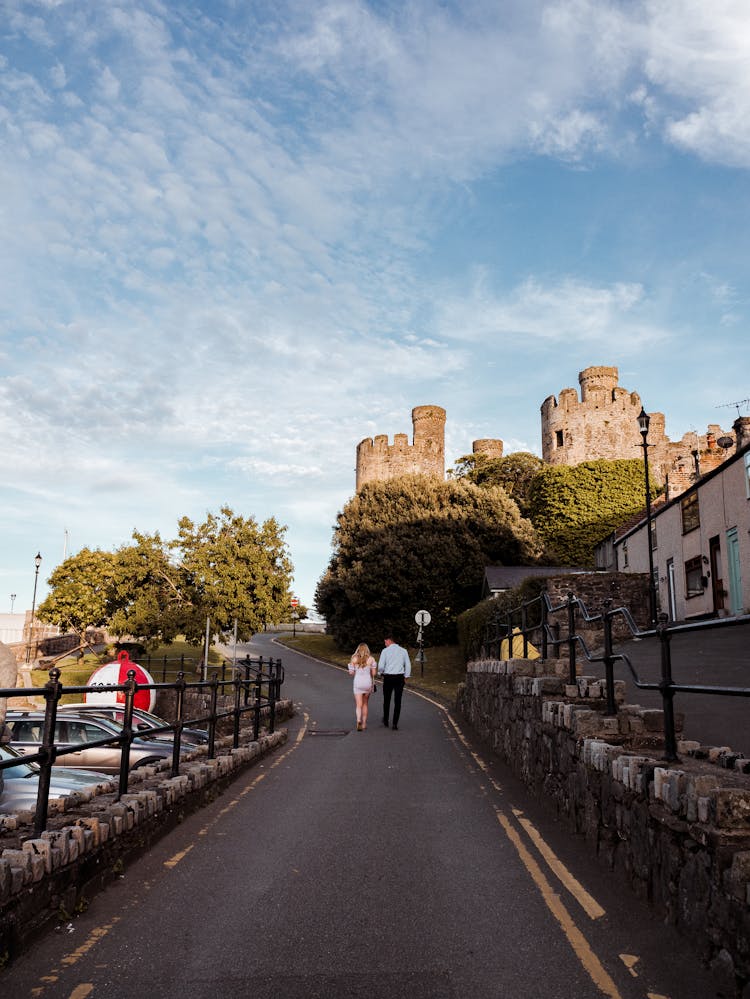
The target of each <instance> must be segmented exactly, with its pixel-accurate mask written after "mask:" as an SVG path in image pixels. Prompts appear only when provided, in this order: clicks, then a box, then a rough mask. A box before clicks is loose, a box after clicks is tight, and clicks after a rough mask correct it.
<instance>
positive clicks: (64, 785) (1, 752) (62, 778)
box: [0, 745, 111, 814]
mask: <svg viewBox="0 0 750 999" xmlns="http://www.w3.org/2000/svg"><path fill="white" fill-rule="evenodd" d="M0 760H15V761H16V762H15V765H14V766H12V767H7V768H5V769H3V770H0V813H4V814H9V813H13V812H20V811H26V810H30V811H32V812H33V811H34V809H35V808H36V799H37V794H38V791H39V775H40V772H41V771H40V769H39V767H38V766H37V764H36V763H27V762H26V760H25V759H24V757H23V754H22V753H19V752H18V750H17V749H13V747H12V746H3V745H0ZM110 781H111V778H110V777H109V776H108V775H107V774H103V773H97V772H96V771H94V770H74V769H73V768H72V767H52V780H51V782H50V788H49V797H50V798H63V797H65V795H67V794H72V793H73V792H74V791H81V790H83V789H85V788H90V787H92V786H96V785H97V784H109V783H110Z"/></svg>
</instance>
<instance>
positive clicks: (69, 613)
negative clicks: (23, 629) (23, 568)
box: [37, 548, 115, 642]
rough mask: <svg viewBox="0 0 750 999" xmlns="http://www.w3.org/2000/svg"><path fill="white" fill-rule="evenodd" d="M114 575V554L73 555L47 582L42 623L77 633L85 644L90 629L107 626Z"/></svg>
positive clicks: (84, 551) (85, 551)
mask: <svg viewBox="0 0 750 999" xmlns="http://www.w3.org/2000/svg"><path fill="white" fill-rule="evenodd" d="M114 571H115V556H114V555H112V553H111V552H103V551H100V550H99V549H98V548H97V549H95V550H93V551H92V550H91V549H90V548H82V549H81V551H80V552H78V554H77V555H71V556H70V558H67V559H65V561H64V562H62V563H61V564H60V565H58V566H57V568H56V569H55V570H54V571H53V572H52V575H51V576H50V577H49V579H48V580H47V582H48V584H49V586H50V587H51V592H50V593H49V595H48V596H47V597H46V598H45V600H44V601H43V602H42V603H41V604H40V605H39V609H38V611H37V614H38V616H39V618H40V620H42V621H49V622H50V624H55V625H57V627H58V628H60V629H61V630H62V631H73V632H75V633H76V634H77V635H78V637H79V638H80V640H81V642H83V640H84V636H85V634H86V629H87V628H101V627H104V626H105V625H106V624H107V623H108V620H109V602H110V596H111V592H112V582H113V576H114Z"/></svg>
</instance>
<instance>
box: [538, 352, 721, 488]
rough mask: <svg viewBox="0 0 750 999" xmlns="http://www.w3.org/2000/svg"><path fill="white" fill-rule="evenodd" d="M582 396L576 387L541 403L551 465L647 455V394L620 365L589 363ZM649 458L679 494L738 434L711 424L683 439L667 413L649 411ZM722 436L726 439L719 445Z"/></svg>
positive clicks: (545, 454) (658, 476) (660, 479)
mask: <svg viewBox="0 0 750 999" xmlns="http://www.w3.org/2000/svg"><path fill="white" fill-rule="evenodd" d="M578 382H579V385H580V389H581V396H580V399H579V397H578V393H577V392H576V390H575V389H573V388H565V389H562V391H561V392H560V393H559V395H558V396H557V398H555V396H553V395H551V396H548V397H547V398H546V399H545V400H544V402H543V403H542V407H541V414H542V458H543V460H544V461H546V462H548V464H550V465H577V464H580V463H581V462H583V461H593V460H596V459H599V458H604V459H607V460H613V459H617V458H641V459H642V458H643V447H642V438H641V434H640V432H639V430H638V414H639V413H640V411H641V405H642V403H641V399H640V396H639V395H638V393H637V392H629V391H628V390H627V389H624V388H621V387H620V386H619V385H618V370H617V368H615V367H602V366H599V367H591V368H585V369H584V370H583V371H581V372H580V374H579V375H578ZM649 416H650V418H651V424H650V426H649V433H648V443H649V464H650V466H651V469H652V471H653V475H654V479H655V482H656V484H658V485H665V484H666V485H667V486H668V493H669V496H676V495H678V494H679V493H681V492H684V490H685V489H686V488H687V487H688V486H689V485H691V484H692V482H693V481H694V479H695V476H696V474H705V473H706V472H709V471H711V469H713V468H716V466H717V465H720V464H721V462H722V461H723V460H724V458H725V457H726V454H727V453H728V449H729V447H734V444H735V437H734V435H733V434H732V433H731V432H727V431H724V430H722V429H721V427H720V426H719V425H718V424H710V425H709V427H708V429H707V431H706V433H705V434H700V435H699V434H696V433H695V432H694V431H690V432H689V433H686V434H684V435H683V436H682V438H681V439H680V440H679V441H671V440H670V439H669V438H668V437H667V435H666V433H665V429H664V427H665V420H664V414H663V413H649ZM719 441H721V442H722V445H725V446H719V443H718V442H719Z"/></svg>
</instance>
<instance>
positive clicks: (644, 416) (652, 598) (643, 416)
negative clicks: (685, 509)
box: [638, 406, 656, 628]
mask: <svg viewBox="0 0 750 999" xmlns="http://www.w3.org/2000/svg"><path fill="white" fill-rule="evenodd" d="M650 422H651V419H650V417H649V415H648V413H647V412H646V410H645V409H644V408H643V406H641V411H640V413H639V414H638V429H639V430H640V432H641V437H642V438H643V445H642V446H643V471H644V474H645V476H646V535H647V537H646V545H647V547H648V609H649V617H650V620H651V627H652V628H655V627H656V586H655V584H654V550H653V545H652V538H651V487H650V485H649V481H648V449H649V447H650V445H649V443H648V440H647V438H648V425H649V423H650Z"/></svg>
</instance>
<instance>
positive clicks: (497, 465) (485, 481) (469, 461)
mask: <svg viewBox="0 0 750 999" xmlns="http://www.w3.org/2000/svg"><path fill="white" fill-rule="evenodd" d="M544 467H545V466H544V462H543V461H542V459H541V458H538V457H537V456H536V455H535V454H531V453H530V452H529V451H514V452H513V454H508V455H505V456H504V457H502V458H491V457H489V455H486V454H482V453H481V452H480V453H478V454H465V455H464V456H463V457H462V458H459V459H458V461H457V462H456V463H455V466H454V468H453V471H452V474H453V476H454V477H455V478H457V479H463V478H465V479H468V480H469V482H473V483H474V485H475V486H500V487H501V488H502V489H504V490H505V491H506V493H507V494H508V496H510V497H511V499H513V500H515V501H516V503H517V504H518V509H519V510H520V511H521V513H522V514H523V515H524V516H527V515H528V514H527V509H528V494H529V489H530V487H531V483H532V482H533V480H534V477H535V476H536V475H537V474H538V472H539V471H540V470H541V469H542V468H544Z"/></svg>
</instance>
